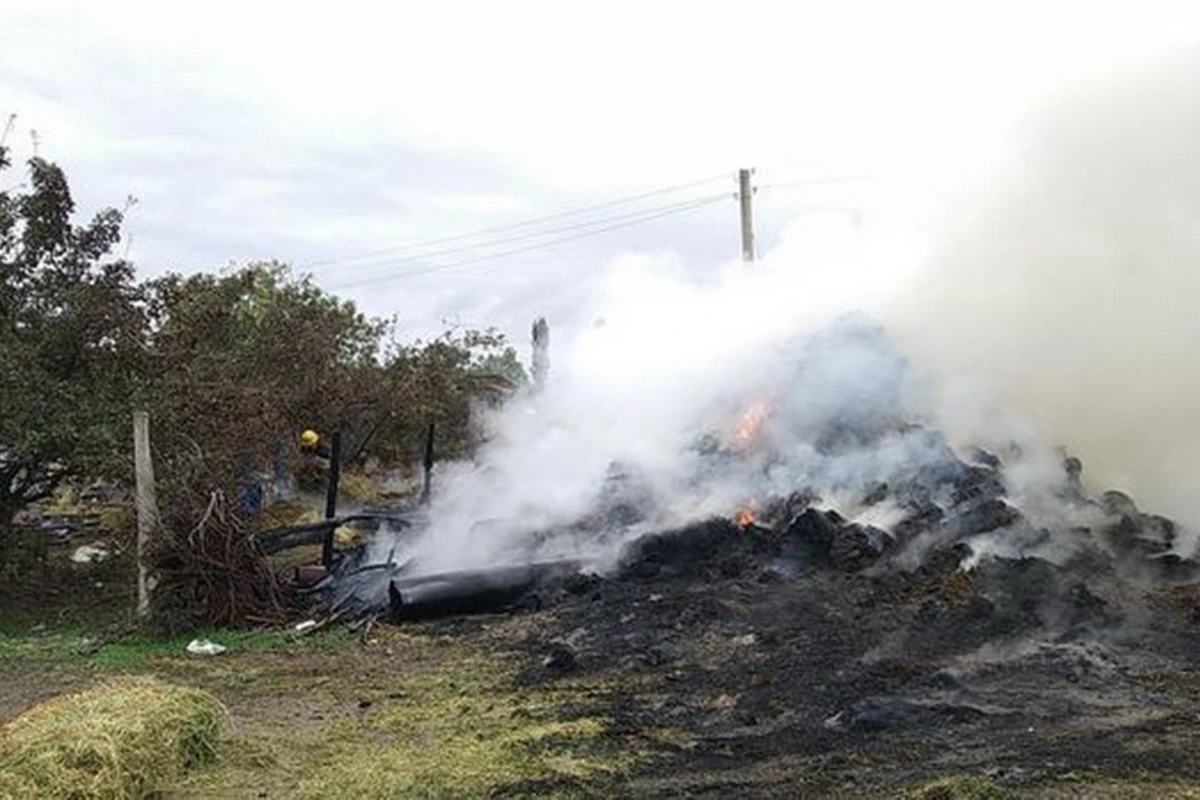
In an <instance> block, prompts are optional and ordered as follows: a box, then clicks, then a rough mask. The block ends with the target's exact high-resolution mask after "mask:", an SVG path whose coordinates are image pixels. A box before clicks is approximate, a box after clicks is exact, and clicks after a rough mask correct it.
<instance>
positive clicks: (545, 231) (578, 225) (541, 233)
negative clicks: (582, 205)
mask: <svg viewBox="0 0 1200 800" xmlns="http://www.w3.org/2000/svg"><path fill="white" fill-rule="evenodd" d="M705 197H706V198H707V197H708V195H706V196H705ZM695 199H696V198H691V199H689V200H682V201H679V202H677V203H670V204H667V205H663V206H652V207H650V208H640V209H637V210H636V211H626V212H623V213H621V214H616V215H612V216H607V217H598V218H596V219H590V220H586V221H584V222H574V223H571V224H570V225H559V226H556V227H551V228H542V229H540V230H536V231H526V232H525V233H519V234H516V235H512V236H503V237H499V238H495V239H487V240H484V241H480V242H472V243H470V244H460V245H456V246H453V247H444V248H441V249H438V250H430V251H428V252H423V253H418V254H414V255H411V256H403V257H402V258H400V260H399V262H397V261H396V260H395V259H394V258H393V259H388V260H385V261H378V260H377V261H372V262H370V263H364V264H346V265H344V266H340V267H338V268H337V269H339V270H357V269H369V268H372V267H380V266H395V265H396V264H397V263H403V262H411V261H420V260H424V259H428V258H434V257H437V256H445V255H451V254H454V253H462V252H467V251H472V250H485V249H487V248H491V247H496V246H497V245H508V244H512V243H514V242H520V241H525V240H528V239H537V238H541V237H545V236H550V235H552V234H557V233H565V232H568V231H575V230H581V229H586V228H591V227H595V226H601V225H607V224H609V223H614V222H621V221H624V220H627V219H633V218H635V217H641V216H644V215H645V214H648V213H653V212H657V211H666V210H670V209H673V208H686V207H690V205H691V203H693V202H694V201H695ZM701 199H704V198H701Z"/></svg>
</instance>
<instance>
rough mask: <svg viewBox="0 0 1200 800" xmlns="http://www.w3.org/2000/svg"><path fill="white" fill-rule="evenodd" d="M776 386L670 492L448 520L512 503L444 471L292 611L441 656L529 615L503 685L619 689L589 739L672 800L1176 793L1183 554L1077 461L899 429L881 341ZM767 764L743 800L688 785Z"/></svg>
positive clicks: (805, 362) (1190, 569) (888, 356)
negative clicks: (658, 773) (364, 621)
mask: <svg viewBox="0 0 1200 800" xmlns="http://www.w3.org/2000/svg"><path fill="white" fill-rule="evenodd" d="M780 363H781V364H782V366H781V367H780V372H781V373H782V374H783V375H784V376H785V378H786V380H782V381H778V382H776V383H775V384H774V385H769V386H765V387H764V386H757V385H756V386H751V387H750V389H749V390H748V391H747V392H744V393H743V394H748V395H749V397H748V398H747V397H739V398H737V399H736V402H733V403H729V404H727V407H726V408H725V410H724V412H723V414H717V415H715V418H717V419H718V420H720V421H718V422H717V423H716V424H714V425H712V426H711V428H710V430H709V431H708V432H704V431H701V434H700V435H699V436H697V435H696V434H695V429H693V431H692V435H691V438H690V440H689V441H687V442H685V443H684V445H683V446H682V447H681V448H680V451H681V455H679V457H677V458H674V459H672V460H671V461H670V469H665V470H664V469H663V468H662V465H661V464H659V465H657V467H656V465H653V464H651V465H647V464H645V463H639V462H638V461H637V460H635V459H624V460H619V459H613V460H611V461H610V462H609V463H608V464H606V465H604V466H603V469H602V470H599V475H598V480H597V482H596V485H594V486H593V487H592V490H591V491H590V493H588V495H587V501H586V503H584V504H583V507H582V508H579V507H577V506H576V505H575V504H568V508H569V510H570V513H563V514H560V515H559V516H558V517H557V518H556V517H555V516H554V515H553V514H549V513H538V512H536V511H529V512H527V513H523V514H521V515H519V516H518V518H516V519H513V518H508V517H496V518H491V519H480V518H478V517H477V516H471V515H467V516H466V517H465V518H464V517H461V516H460V517H458V518H456V517H455V516H454V515H453V513H452V512H453V511H454V510H455V508H456V505H455V504H456V503H457V504H462V503H463V502H464V499H463V498H464V492H470V493H471V497H472V498H475V497H479V498H484V499H485V500H487V501H488V502H501V501H503V500H505V499H507V498H508V496H509V495H515V494H520V493H521V488H522V487H519V486H513V485H503V486H502V487H501V491H498V492H492V493H490V494H489V492H488V487H487V486H486V485H485V484H482V483H480V482H479V481H478V480H477V475H476V473H469V474H468V475H467V476H466V477H464V476H461V475H460V476H458V478H457V480H456V481H455V482H453V483H452V484H451V486H449V487H448V488H446V489H444V491H443V493H442V494H441V495H440V498H438V497H436V496H435V502H434V504H433V506H432V507H431V509H430V510H429V513H428V514H427V515H425V514H421V515H413V516H412V517H410V518H409V519H407V520H406V521H404V523H403V524H399V525H397V526H395V527H394V528H393V529H392V530H391V532H390V534H388V533H384V534H383V535H380V536H377V537H376V539H375V540H374V541H373V542H371V543H368V544H364V545H361V546H359V547H356V548H354V549H351V550H348V551H345V552H343V553H342V555H341V558H340V560H339V561H338V562H337V563H336V564H335V565H334V566H333V568H332V569H331V571H330V572H329V574H328V575H326V576H325V578H323V579H322V581H320V582H319V583H318V584H317V585H316V586H315V587H312V588H311V589H310V591H312V593H313V595H315V597H316V598H317V599H318V600H319V601H320V602H322V603H324V604H325V605H326V607H327V608H329V609H331V610H332V611H333V612H334V613H337V614H342V615H347V616H360V617H370V618H374V617H376V616H385V617H389V618H391V619H392V620H395V621H403V622H408V621H410V620H420V619H428V618H441V619H442V620H443V621H441V622H433V623H430V624H432V625H433V626H434V627H435V628H438V629H440V630H443V631H451V632H454V631H459V632H461V631H464V630H466V631H470V630H472V629H473V628H472V625H473V623H472V622H471V621H470V620H469V619H464V618H463V615H464V614H467V613H473V612H488V613H491V614H492V616H490V617H489V620H490V625H492V626H495V625H500V626H503V625H504V624H505V623H504V620H505V619H509V617H506V616H500V617H497V616H496V615H495V612H512V611H514V610H518V611H532V610H541V611H542V612H543V613H539V614H522V615H519V616H517V615H514V616H513V617H511V619H514V620H516V619H520V620H521V621H520V623H519V624H518V623H516V622H514V623H513V625H514V627H515V628H516V629H517V630H518V631H519V634H518V635H517V640H516V642H515V646H516V647H517V648H518V649H521V648H524V649H525V650H526V651H527V653H528V656H529V661H528V663H529V667H528V669H527V670H526V672H525V673H524V675H523V678H522V680H525V681H528V682H531V683H535V684H536V683H547V682H553V681H556V680H559V679H560V678H562V677H563V676H565V675H581V674H582V675H588V674H595V675H599V676H605V677H612V676H615V677H616V681H615V682H613V683H612V685H614V686H617V687H620V686H628V687H630V688H629V690H628V694H623V693H622V691H621V690H620V689H614V691H613V693H612V696H611V697H610V698H609V701H608V705H607V706H606V707H605V708H604V709H603V713H604V714H605V715H607V716H609V717H611V718H612V719H614V721H615V723H614V724H616V725H617V726H619V727H620V728H621V729H622V730H626V731H628V730H633V731H660V730H663V729H670V730H674V731H681V732H682V733H681V734H680V735H681V736H684V737H685V738H688V739H689V740H690V741H691V742H692V744H691V745H690V746H689V747H687V748H681V749H679V750H678V751H676V752H673V753H671V754H668V756H667V758H668V760H672V759H673V761H674V767H675V768H674V769H673V770H667V771H668V772H672V773H673V774H675V775H677V776H679V775H683V776H694V780H695V784H694V785H691V784H688V783H687V780H688V779H683V778H677V779H676V783H674V784H671V785H670V787H668V788H669V789H670V792H677V793H685V794H689V795H697V796H703V795H704V794H705V792H708V793H709V794H711V795H712V796H730V795H731V794H735V795H736V794H739V793H740V792H750V793H753V794H754V795H755V796H763V795H768V796H769V795H771V794H772V793H773V792H775V793H778V794H779V795H780V796H796V794H797V792H798V791H800V790H801V789H803V788H812V789H814V790H829V789H835V790H837V791H852V790H854V789H855V788H856V787H855V784H854V782H855V781H856V780H858V773H859V769H858V767H856V766H855V763H856V762H854V761H853V759H850V758H849V756H847V755H846V754H847V753H848V752H852V753H853V754H855V758H859V759H868V760H873V761H872V763H875V764H877V765H884V766H881V767H879V768H878V770H877V774H874V775H873V777H872V780H880V781H882V782H883V783H884V784H887V783H888V782H889V781H892V780H904V781H908V780H914V779H918V778H928V777H936V776H937V774H939V772H938V770H942V769H947V768H953V769H954V771H956V772H958V771H964V770H965V771H967V772H972V771H977V772H984V771H987V772H988V774H989V775H992V776H993V777H996V776H999V778H1000V779H1002V780H1005V781H1007V780H1010V779H1012V780H1016V781H1018V782H1019V781H1020V780H1025V779H1031V780H1032V779H1034V778H1036V777H1037V776H1038V775H1042V776H1044V775H1047V774H1056V773H1057V772H1062V771H1064V770H1070V769H1081V768H1082V769H1093V768H1096V767H1097V766H1099V765H1104V766H1105V768H1111V769H1114V770H1118V771H1119V770H1122V769H1126V770H1132V769H1142V768H1146V765H1147V764H1151V765H1156V767H1155V768H1160V767H1161V768H1162V769H1164V770H1169V771H1170V772H1172V773H1173V774H1182V773H1188V774H1190V772H1189V771H1195V772H1198V773H1200V770H1196V768H1195V767H1194V766H1189V765H1191V763H1192V762H1191V759H1190V755H1188V756H1187V757H1186V758H1185V755H1184V753H1183V751H1182V750H1181V748H1180V747H1178V746H1177V743H1178V742H1180V741H1183V739H1181V738H1179V737H1180V736H1183V734H1184V732H1185V731H1186V730H1190V729H1187V728H1186V725H1187V724H1189V723H1187V721H1188V720H1191V719H1193V718H1195V715H1196V714H1198V713H1200V701H1197V700H1196V698H1200V678H1193V675H1194V673H1195V670H1194V668H1192V667H1190V666H1188V665H1189V663H1190V662H1191V661H1193V660H1194V659H1195V658H1197V657H1200V636H1197V635H1196V633H1197V631H1196V630H1195V628H1194V626H1195V624H1196V620H1197V619H1200V613H1198V612H1197V609H1198V608H1200V604H1198V603H1197V601H1196V594H1195V592H1194V590H1193V589H1192V585H1193V584H1194V582H1195V581H1196V579H1197V577H1198V573H1200V566H1198V565H1197V563H1196V562H1195V561H1194V560H1193V559H1192V558H1191V555H1190V553H1189V551H1188V546H1187V543H1188V540H1187V536H1186V531H1185V530H1184V529H1182V528H1181V527H1180V526H1178V525H1176V524H1175V523H1174V522H1173V521H1171V520H1170V519H1167V518H1165V517H1162V516H1158V515H1155V514H1152V513H1148V512H1146V511H1143V510H1142V509H1140V508H1139V507H1138V506H1137V505H1136V503H1135V502H1134V501H1133V500H1132V499H1131V498H1129V497H1127V496H1125V495H1123V494H1121V493H1119V492H1115V491H1108V492H1100V493H1095V492H1091V491H1089V490H1088V489H1087V488H1086V487H1085V484H1084V482H1083V468H1082V464H1081V463H1080V461H1079V460H1078V459H1075V458H1070V457H1067V456H1066V455H1065V454H1063V453H1061V452H1057V451H1054V450H1052V449H1049V448H1040V449H1039V448H1038V447H1037V445H1036V442H1030V441H1029V440H1026V441H1020V442H1012V443H1006V442H1000V443H999V445H998V446H997V445H995V444H994V445H993V446H992V447H991V448H990V449H983V448H980V447H960V448H954V447H952V446H951V445H950V443H949V442H948V441H947V440H946V439H945V437H943V436H942V435H941V434H940V433H939V432H938V430H937V429H936V428H935V426H934V425H933V424H932V423H931V422H930V421H928V420H923V419H922V418H921V417H920V416H919V415H912V414H909V413H906V410H905V409H904V407H903V406H902V404H901V403H900V400H899V398H900V395H901V387H900V383H901V379H902V377H903V375H904V373H905V365H904V362H903V359H901V358H899V357H898V356H897V355H896V353H895V352H894V350H893V349H892V348H891V347H890V345H889V344H888V343H887V340H886V337H884V336H882V334H881V332H880V331H879V330H878V329H875V328H871V327H869V326H867V327H864V326H861V325H858V324H850V325H846V326H842V327H840V328H835V329H834V330H833V331H830V332H827V333H826V334H823V335H821V336H818V337H814V339H812V340H811V341H809V342H808V343H806V344H805V345H803V346H802V347H800V348H798V350H797V352H796V353H795V354H793V355H792V356H791V357H788V358H784V359H781V362H780ZM847 364H853V365H854V368H853V369H847V368H846V365H847ZM709 418H710V419H711V418H713V417H712V416H711V415H710V417H709ZM579 455H580V457H584V456H585V455H586V454H585V453H580V454H579ZM559 466H560V468H561V465H559ZM497 475H498V476H500V477H503V475H504V473H503V472H501V471H498V470H497V471H495V472H493V473H491V476H492V477H493V478H494V477H495V476H497ZM565 479H566V476H564V480H565ZM542 487H543V489H544V491H546V492H547V493H552V491H553V489H554V488H556V487H555V486H554V485H553V484H552V483H546V484H542ZM528 494H529V493H528V492H526V494H525V495H524V496H528ZM496 498H499V500H496ZM481 505H484V506H485V505H486V504H480V503H477V504H476V506H475V507H476V508H478V507H481ZM519 507H521V508H526V506H519ZM447 566H449V567H450V568H446V567H447ZM493 635H495V634H493ZM647 693H649V694H647ZM647 697H651V698H657V700H654V701H653V702H650V701H648V700H647V699H646V698H647ZM768 761H769V762H770V763H771V764H772V765H773V766H772V770H773V772H771V774H772V775H776V774H777V777H776V778H772V780H778V783H775V784H771V785H769V786H766V787H764V785H763V783H762V781H763V780H765V779H764V778H763V776H762V775H747V774H742V773H740V772H739V773H738V774H737V775H731V776H729V777H720V778H713V777H712V775H711V774H710V775H708V777H703V774H704V773H705V770H708V771H710V772H711V771H712V770H717V771H718V772H720V771H721V770H724V769H727V768H728V769H730V770H733V769H735V767H736V768H738V769H740V768H743V767H745V765H747V764H759V763H764V762H768ZM935 765H936V766H935ZM1012 765H1022V766H1021V767H1020V769H1021V770H1025V772H1020V770H1018V771H1017V772H1011V770H1010V771H1009V772H1006V771H1005V770H1007V769H1010V767H1011V768H1012V769H1016V767H1013V766H1012ZM1030 765H1032V766H1030ZM778 776H783V777H778ZM1031 776H1033V777H1031ZM679 780H683V784H682V785H680V784H679V783H678V781H679ZM646 781H647V782H646V783H644V784H639V788H638V791H639V792H641V791H643V790H644V791H645V792H646V793H649V794H654V793H655V792H657V791H665V790H664V789H663V787H662V786H659V785H658V784H655V783H654V779H653V778H652V777H647V778H646ZM670 792H667V793H670Z"/></svg>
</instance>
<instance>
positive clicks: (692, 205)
mask: <svg viewBox="0 0 1200 800" xmlns="http://www.w3.org/2000/svg"><path fill="white" fill-rule="evenodd" d="M729 197H730V195H729V194H728V193H727V192H721V193H720V194H718V195H712V196H709V197H704V198H700V199H697V200H693V201H690V202H688V203H686V204H681V205H678V206H674V207H670V208H667V209H664V210H660V211H658V212H656V213H652V214H645V215H643V216H641V217H639V218H637V219H632V220H627V221H625V222H621V223H617V224H614V225H609V226H607V227H604V228H597V229H595V230H591V231H585V232H583V233H576V234H574V235H571V236H562V237H559V238H557V239H551V240H549V241H545V242H536V243H534V244H532V245H525V246H523V247H515V248H512V249H510V250H505V251H503V252H499V253H490V254H488V255H484V256H478V257H476V258H468V259H463V260H460V261H452V262H450V263H449V264H437V265H433V266H430V267H426V268H423V269H414V270H408V271H407V272H398V273H395V274H392V275H382V276H378V277H374V278H367V279H364V280H358V281H352V282H350V283H344V284H338V285H335V286H331V287H330V291H340V290H343V289H353V288H356V287H359V286H367V285H371V284H375V283H384V282H388V281H392V280H396V279H399V278H408V277H412V276H414V275H425V274H428V273H431V272H441V271H443V270H448V269H455V268H457V267H463V266H467V265H468V264H477V263H480V262H483V261H490V260H493V259H497V258H503V257H505V256H510V255H514V254H516V253H524V252H528V251H530V250H537V249H541V248H544V247H549V246H552V245H555V244H561V243H562V242H569V241H573V240H575V239H583V238H585V237H588V236H595V235H596V234H600V233H606V232H608V231H612V230H617V229H619V228H627V227H630V226H631V225H639V224H641V223H643V222H649V221H650V220H653V219H658V218H660V217H665V216H668V215H670V214H681V213H685V212H688V211H694V210H696V209H699V208H703V207H704V206H708V205H712V204H713V203H715V202H717V201H720V200H726V199H728V198H729Z"/></svg>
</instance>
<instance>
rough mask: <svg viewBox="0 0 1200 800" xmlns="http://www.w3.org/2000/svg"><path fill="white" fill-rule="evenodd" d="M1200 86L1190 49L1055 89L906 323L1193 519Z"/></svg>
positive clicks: (1160, 502)
mask: <svg viewBox="0 0 1200 800" xmlns="http://www.w3.org/2000/svg"><path fill="white" fill-rule="evenodd" d="M1197 98H1200V59H1197V58H1196V57H1194V56H1191V55H1189V56H1186V57H1176V58H1173V59H1169V60H1166V59H1164V60H1163V61H1160V62H1159V63H1156V64H1153V65H1151V66H1149V67H1146V68H1144V69H1142V70H1141V71H1138V72H1134V73H1127V74H1113V75H1108V76H1105V77H1102V78H1095V79H1093V80H1092V82H1091V83H1089V84H1086V85H1077V86H1073V87H1069V89H1068V90H1063V91H1062V92H1060V93H1059V94H1058V95H1057V96H1056V97H1053V98H1052V99H1051V100H1050V101H1048V102H1046V103H1045V104H1044V106H1043V107H1042V108H1041V109H1039V110H1037V111H1036V112H1035V113H1034V114H1033V115H1032V116H1031V118H1030V120H1029V123H1028V125H1027V128H1026V130H1025V131H1024V136H1023V139H1022V142H1021V147H1020V149H1019V150H1018V152H1017V155H1016V157H1015V158H1014V159H1013V160H1012V162H1011V163H1007V164H1005V165H1003V166H1002V167H1001V168H1000V169H998V170H997V174H996V176H995V178H994V180H993V181H992V182H991V183H990V184H988V185H986V186H982V187H979V188H978V189H977V190H976V191H975V192H974V194H973V195H972V196H971V198H970V199H969V200H967V201H966V202H964V203H963V204H962V205H961V206H960V207H959V208H958V209H957V211H956V213H955V214H954V216H953V218H952V219H951V220H950V222H949V224H948V225H947V226H946V227H945V229H944V230H943V231H942V235H941V236H939V237H938V238H937V239H936V241H935V243H934V246H933V249H932V252H931V253H930V257H929V261H928V263H927V264H926V265H925V266H924V268H923V269H922V270H921V271H920V273H919V277H918V278H917V280H916V281H915V282H914V283H913V285H912V286H911V287H910V288H909V290H908V291H907V292H906V293H905V295H904V296H903V300H902V303H901V307H900V309H899V312H900V313H898V314H897V315H895V317H894V322H895V324H894V325H893V330H894V331H895V332H897V333H900V334H902V339H903V341H904V344H905V345H906V347H907V348H908V349H909V352H911V354H912V355H913V357H914V358H915V359H916V360H918V361H919V362H920V363H922V364H923V365H926V366H928V367H930V368H933V369H936V370H937V371H938V372H939V373H940V374H941V375H942V376H943V377H947V376H952V377H953V378H954V379H955V380H956V381H958V382H959V385H962V382H963V381H966V380H969V381H972V382H974V383H975V384H976V385H977V386H984V387H986V388H987V389H988V390H989V391H990V392H992V393H994V396H995V398H996V399H997V400H998V401H1000V402H1001V404H1002V405H1003V407H1005V408H1008V409H1012V410H1015V411H1018V412H1020V413H1022V414H1024V415H1027V416H1028V418H1029V419H1031V420H1033V421H1035V422H1036V423H1037V424H1038V426H1039V427H1040V428H1041V430H1042V431H1043V432H1044V433H1045V434H1046V435H1048V436H1050V437H1053V438H1054V439H1056V440H1058V441H1060V442H1061V443H1063V444H1065V445H1066V446H1068V447H1069V448H1070V449H1071V450H1072V451H1075V452H1076V453H1077V454H1078V455H1079V456H1081V457H1082V458H1083V460H1084V463H1085V465H1086V472H1085V477H1086V478H1088V479H1089V481H1090V482H1091V483H1092V484H1093V485H1095V486H1098V487H1109V486H1111V487H1115V488H1120V489H1122V490H1125V491H1128V492H1129V493H1131V494H1133V495H1134V496H1136V497H1139V498H1140V499H1141V500H1143V501H1144V502H1145V504H1146V505H1149V506H1152V507H1157V508H1158V509H1159V510H1161V511H1163V512H1165V513H1168V514H1171V515H1175V516H1177V517H1179V518H1180V519H1181V520H1184V521H1186V522H1188V523H1189V524H1190V526H1192V527H1195V526H1196V524H1197V523H1200V500H1197V495H1196V493H1195V487H1196V481H1197V478H1198V477H1200V476H1198V474H1197V472H1198V470H1197V468H1196V465H1195V459H1196V456H1197V454H1198V453H1200V421H1197V419H1196V415H1195V411H1194V405H1195V398H1196V396H1197V391H1198V390H1200V361H1197V359H1196V358H1195V354H1194V348H1195V347H1196V345H1197V343H1200V316H1197V314H1196V312H1195V299H1196V297H1198V296H1200V269H1197V264H1198V263H1200V154H1198V153H1197V150H1196V142H1197V141H1200V101H1198V100H1197ZM958 422H959V423H962V424H963V425H964V426H965V428H966V429H969V428H970V427H971V423H968V422H967V421H966V420H961V419H960V420H958ZM971 432H972V433H979V431H978V430H975V431H971Z"/></svg>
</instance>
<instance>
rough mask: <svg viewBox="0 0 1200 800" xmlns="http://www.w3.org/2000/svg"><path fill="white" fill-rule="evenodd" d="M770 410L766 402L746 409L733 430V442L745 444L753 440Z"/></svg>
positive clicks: (763, 401) (757, 403) (759, 402)
mask: <svg viewBox="0 0 1200 800" xmlns="http://www.w3.org/2000/svg"><path fill="white" fill-rule="evenodd" d="M770 410H771V406H770V404H769V403H768V402H767V401H766V400H759V401H758V402H756V403H754V405H752V406H750V407H749V408H748V409H746V411H745V413H743V414H742V416H741V419H739V420H738V423H737V425H736V426H735V427H734V429H733V441H735V442H738V443H741V444H745V443H746V442H749V441H751V440H752V439H754V437H755V436H757V435H758V431H759V429H760V428H761V427H762V424H763V420H765V419H766V418H767V412H769V411H770Z"/></svg>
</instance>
